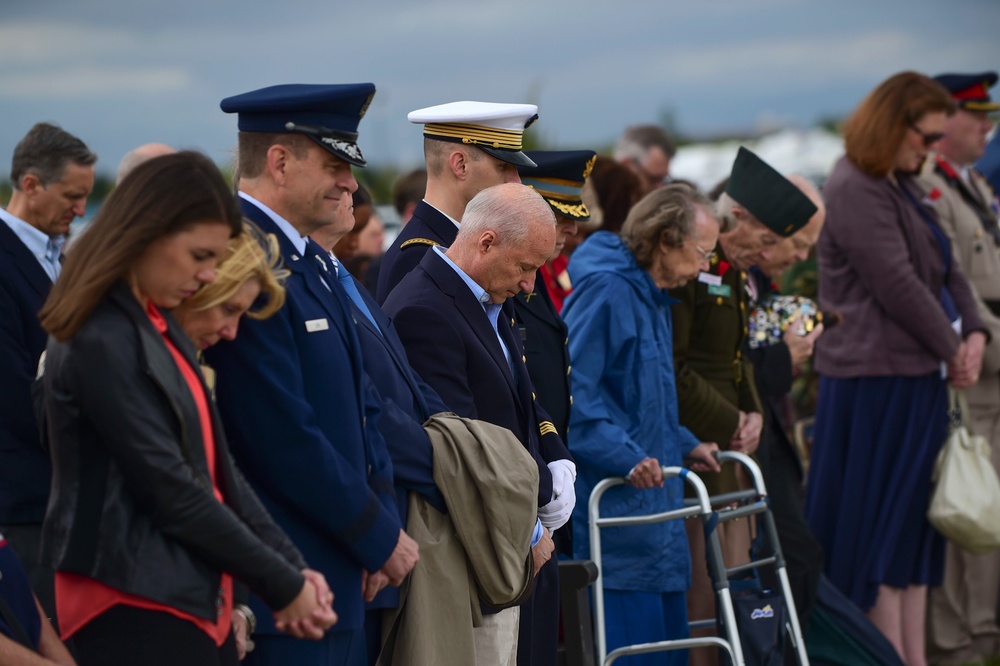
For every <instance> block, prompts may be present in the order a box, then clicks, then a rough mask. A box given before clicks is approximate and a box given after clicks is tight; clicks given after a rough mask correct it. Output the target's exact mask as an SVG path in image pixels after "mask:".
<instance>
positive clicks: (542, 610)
mask: <svg viewBox="0 0 1000 666" xmlns="http://www.w3.org/2000/svg"><path fill="white" fill-rule="evenodd" d="M555 243H556V223H555V218H554V216H553V214H552V211H551V210H550V208H549V206H548V204H546V202H545V201H544V200H543V199H542V198H541V196H539V195H538V194H537V193H535V192H534V191H533V190H531V189H530V188H528V187H525V186H523V185H520V184H504V185H497V186H495V187H491V188H487V189H486V190H484V191H483V192H481V193H480V194H478V195H476V197H474V198H473V199H472V201H471V202H470V203H469V205H468V207H467V208H466V210H465V214H464V216H463V223H462V228H461V230H460V231H459V233H458V236H457V237H456V238H455V241H454V243H452V245H451V247H450V248H448V250H447V252H445V251H444V250H443V249H442V248H440V247H434V248H431V250H430V251H428V252H427V253H425V254H424V257H423V259H421V261H420V264H419V265H418V266H417V268H415V269H414V270H413V271H412V272H410V273H409V274H408V275H407V276H406V277H404V278H403V280H402V281H401V282H400V283H399V285H398V286H397V287H396V288H395V289H394V290H393V291H392V293H391V294H390V295H389V298H388V299H387V300H386V302H385V305H384V309H385V311H386V313H387V314H388V315H389V316H390V317H392V319H393V324H394V325H395V327H396V330H397V331H398V332H399V335H400V338H401V339H402V341H403V344H404V345H405V346H406V351H407V354H408V356H409V358H410V362H411V363H412V364H413V366H414V368H415V369H416V370H417V372H418V373H419V374H420V376H421V377H423V378H424V380H425V381H426V382H427V383H428V384H430V385H431V386H432V387H433V388H434V389H435V390H436V391H437V392H438V394H439V395H440V396H441V398H442V399H443V400H444V402H445V404H446V405H448V407H449V408H450V409H451V410H452V411H453V412H455V413H456V414H458V415H459V416H465V417H468V418H476V419H481V420H483V421H488V422H490V423H493V424H495V425H499V426H502V427H505V428H507V429H508V430H510V431H511V432H513V433H514V435H515V436H517V438H518V439H519V440H520V441H521V443H522V444H523V445H524V446H525V448H526V449H527V450H528V451H529V452H530V453H531V454H532V456H533V457H534V458H535V461H536V463H537V464H538V471H539V494H538V506H539V509H538V517H539V522H540V525H539V527H540V529H539V530H538V532H536V539H535V540H533V552H534V553H535V555H536V565H539V566H540V567H541V568H540V570H539V572H538V575H537V576H536V579H535V589H534V593H533V595H532V597H531V599H529V600H528V601H527V602H525V603H524V604H522V606H521V607H520V609H519V610H520V630H519V634H518V638H517V650H516V652H517V657H516V661H517V663H518V664H538V665H544V664H554V663H555V662H556V645H557V641H558V616H559V613H558V611H559V598H558V593H559V585H558V562H557V561H556V560H555V559H554V558H552V559H549V557H550V555H551V551H552V542H551V539H550V537H549V532H550V531H554V530H556V529H558V528H559V527H561V526H562V525H563V524H565V522H566V521H567V520H568V519H569V515H570V514H571V513H572V510H573V506H574V505H575V502H576V497H575V494H574V491H573V481H574V480H575V477H576V465H575V464H574V463H573V461H572V457H571V456H570V454H569V451H568V450H567V449H566V447H565V445H564V444H563V441H562V439H561V437H560V436H559V434H558V433H557V432H556V429H555V427H554V426H553V424H552V421H551V420H550V419H549V418H548V415H547V414H546V413H545V411H544V410H543V409H542V407H541V406H540V405H539V404H538V402H537V400H536V395H535V391H534V389H533V388H532V383H531V378H530V376H529V375H528V370H527V367H526V366H525V362H524V356H523V355H522V354H523V352H522V349H521V343H520V340H519V338H518V335H517V329H516V326H515V321H514V316H513V309H512V306H511V303H510V299H511V298H512V297H513V296H514V295H515V294H517V293H519V292H521V291H528V292H530V291H531V290H532V287H533V286H534V280H535V271H537V270H538V267H539V266H541V265H542V263H544V262H545V260H546V259H547V258H548V256H549V255H550V254H551V253H552V251H553V249H554V248H555ZM509 610H514V609H509ZM505 613H507V611H501V613H500V614H498V616H501V615H503V614H505ZM513 659H514V657H511V660H512V661H509V662H504V661H501V662H500V663H513Z"/></svg>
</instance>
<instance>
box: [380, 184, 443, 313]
mask: <svg viewBox="0 0 1000 666" xmlns="http://www.w3.org/2000/svg"><path fill="white" fill-rule="evenodd" d="M457 235H458V227H456V226H455V223H454V222H452V221H451V220H449V219H448V218H447V216H445V214H444V213H442V212H441V211H439V210H438V209H437V208H435V207H434V206H432V205H430V204H429V203H427V202H426V201H421V202H420V203H418V204H417V207H416V208H414V209H413V217H411V218H410V221H409V222H407V223H406V226H405V227H403V230H402V231H400V232H399V235H398V236H396V239H395V240H394V241H393V242H392V245H391V246H390V247H389V250H388V251H387V252H386V253H385V255H384V256H383V257H382V267H381V268H380V269H379V274H378V290H377V291H376V292H375V293H376V296H375V300H377V301H378V302H379V303H385V299H387V298H389V292H391V291H392V290H393V289H394V288H395V286H396V285H397V284H399V281H400V280H402V279H403V276H405V275H406V274H407V273H409V272H410V271H412V270H413V269H414V268H416V267H417V264H419V263H420V260H421V259H423V257H424V254H425V253H426V252H427V250H429V249H431V247H433V246H434V245H443V246H445V247H449V246H450V245H451V244H452V243H454V242H455V236H457Z"/></svg>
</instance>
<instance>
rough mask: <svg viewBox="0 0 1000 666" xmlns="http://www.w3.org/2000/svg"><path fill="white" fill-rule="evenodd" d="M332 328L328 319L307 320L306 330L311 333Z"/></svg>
mask: <svg viewBox="0 0 1000 666" xmlns="http://www.w3.org/2000/svg"><path fill="white" fill-rule="evenodd" d="M329 328H330V322H328V321H327V320H326V319H310V320H309V321H307V322H306V331H308V332H309V333H316V332H317V331H325V330H327V329H329Z"/></svg>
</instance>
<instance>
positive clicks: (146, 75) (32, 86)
mask: <svg viewBox="0 0 1000 666" xmlns="http://www.w3.org/2000/svg"><path fill="white" fill-rule="evenodd" d="M191 84H192V77H191V76H190V75H189V74H188V72H187V71H185V70H184V69H182V68H178V67H147V68H142V67H116V66H111V67H99V66H91V65H84V66H81V67H70V68H59V69H54V70H49V71H43V72H35V73H17V74H12V73H6V74H0V90H3V92H4V96H5V97H8V98H17V97H20V98H33V99H49V100H51V99H67V100H72V99H80V98H85V97H89V98H95V97H105V96H113V95H116V94H122V95H133V94H134V93H137V92H138V93H146V94H157V93H160V94H163V93H169V92H174V91H179V90H184V89H186V88H187V87H189V86H190V85H191Z"/></svg>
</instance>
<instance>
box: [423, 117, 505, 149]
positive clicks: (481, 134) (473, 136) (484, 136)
mask: <svg viewBox="0 0 1000 666" xmlns="http://www.w3.org/2000/svg"><path fill="white" fill-rule="evenodd" d="M424 136H429V137H445V138H448V139H459V140H461V142H462V143H468V144H472V145H482V146H487V147H490V148H502V149H504V150H521V138H522V137H523V136H524V132H523V131H522V130H505V129H497V128H495V127H482V126H480V125H466V124H463V123H427V124H426V125H424Z"/></svg>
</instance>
